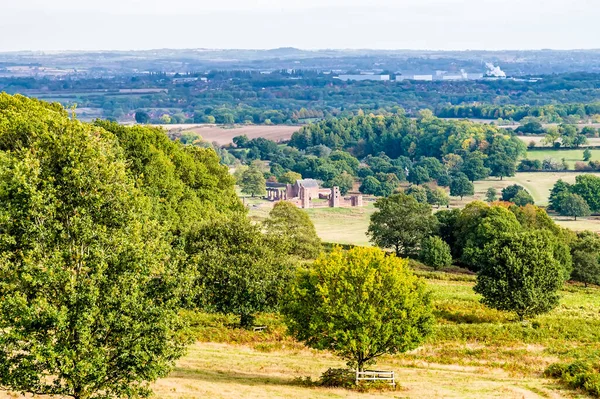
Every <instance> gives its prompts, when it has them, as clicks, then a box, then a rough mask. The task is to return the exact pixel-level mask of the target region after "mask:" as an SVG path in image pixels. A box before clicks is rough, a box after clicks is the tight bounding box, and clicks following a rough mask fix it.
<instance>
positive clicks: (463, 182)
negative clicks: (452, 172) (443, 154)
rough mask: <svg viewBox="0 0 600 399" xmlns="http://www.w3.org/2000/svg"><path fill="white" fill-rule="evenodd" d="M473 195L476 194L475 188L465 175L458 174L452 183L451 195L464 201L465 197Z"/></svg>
mask: <svg viewBox="0 0 600 399" xmlns="http://www.w3.org/2000/svg"><path fill="white" fill-rule="evenodd" d="M473 194H475V187H474V186H473V183H471V181H469V178H468V177H467V176H466V175H465V174H464V173H458V174H457V175H456V176H454V177H452V180H451V181H450V195H452V196H454V197H460V199H461V200H462V199H463V197H464V196H465V195H473Z"/></svg>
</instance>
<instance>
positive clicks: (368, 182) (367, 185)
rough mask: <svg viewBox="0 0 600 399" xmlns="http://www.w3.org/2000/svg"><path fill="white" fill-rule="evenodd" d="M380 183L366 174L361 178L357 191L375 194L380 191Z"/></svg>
mask: <svg viewBox="0 0 600 399" xmlns="http://www.w3.org/2000/svg"><path fill="white" fill-rule="evenodd" d="M380 186H381V183H379V180H377V179H376V178H374V177H373V176H367V177H365V178H364V179H363V182H362V184H361V185H360V188H359V191H360V192H361V193H363V194H367V195H377V193H379V191H380Z"/></svg>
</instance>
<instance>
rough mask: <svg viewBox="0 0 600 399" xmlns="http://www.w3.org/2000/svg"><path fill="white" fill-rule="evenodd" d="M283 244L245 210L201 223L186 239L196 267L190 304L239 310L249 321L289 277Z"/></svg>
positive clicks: (275, 298)
mask: <svg viewBox="0 0 600 399" xmlns="http://www.w3.org/2000/svg"><path fill="white" fill-rule="evenodd" d="M282 244H283V243H278V242H274V241H272V240H269V239H267V237H266V236H265V235H263V234H262V233H261V231H260V227H259V226H256V225H252V223H251V222H250V221H249V220H248V219H247V218H246V217H245V215H236V216H234V217H232V218H225V219H217V220H215V221H211V222H209V223H205V224H204V225H203V226H201V228H199V229H198V230H196V231H195V232H194V233H193V234H191V235H190V238H189V240H188V243H187V247H188V248H187V252H188V253H190V254H192V257H191V264H193V265H195V269H196V284H195V290H194V296H195V299H194V302H195V304H196V305H197V306H199V307H200V308H203V309H205V310H207V311H210V312H217V313H223V314H229V313H231V314H236V315H239V316H240V325H241V326H242V327H248V326H251V325H252V323H253V321H254V315H255V314H256V313H257V312H263V311H269V310H274V309H275V308H276V307H277V305H278V304H279V299H280V297H281V294H282V292H283V287H284V286H285V284H286V283H287V282H288V281H289V278H290V277H291V271H292V269H291V265H290V262H289V260H288V259H286V255H285V253H284V250H285V246H284V245H282Z"/></svg>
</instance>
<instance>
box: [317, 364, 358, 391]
mask: <svg viewBox="0 0 600 399" xmlns="http://www.w3.org/2000/svg"><path fill="white" fill-rule="evenodd" d="M355 378H356V374H355V372H354V371H352V370H350V369H331V368H330V369H328V370H327V371H326V372H324V373H323V374H321V378H320V379H319V385H320V386H322V387H331V388H352V387H354V384H355Z"/></svg>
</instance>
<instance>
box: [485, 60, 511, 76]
mask: <svg viewBox="0 0 600 399" xmlns="http://www.w3.org/2000/svg"><path fill="white" fill-rule="evenodd" d="M485 66H486V67H487V69H488V71H487V73H486V75H488V76H495V77H497V78H505V77H506V73H504V71H503V70H502V69H500V67H499V66H494V64H492V63H490V62H486V63H485Z"/></svg>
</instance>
